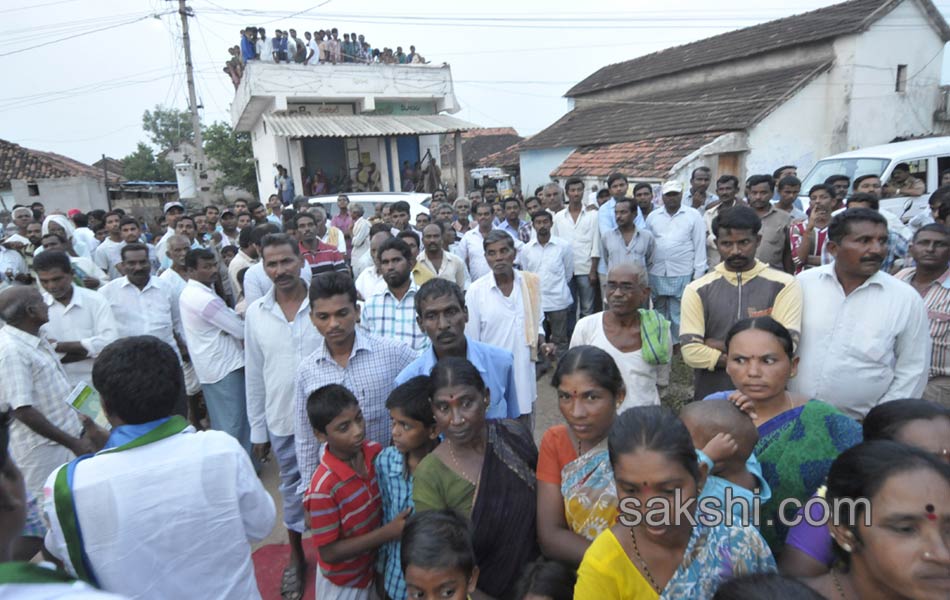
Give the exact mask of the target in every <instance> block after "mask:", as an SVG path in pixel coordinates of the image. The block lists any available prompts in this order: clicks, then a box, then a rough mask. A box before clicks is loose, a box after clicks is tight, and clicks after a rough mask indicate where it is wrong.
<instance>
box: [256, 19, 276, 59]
mask: <svg viewBox="0 0 950 600" xmlns="http://www.w3.org/2000/svg"><path fill="white" fill-rule="evenodd" d="M266 33H267V32H266V31H265V30H264V28H263V27H258V28H257V41H256V42H255V43H254V50H255V51H256V52H257V60H263V61H267V62H274V52H273V50H272V49H271V43H270V38H268V37H267V36H266V35H265V34H266Z"/></svg>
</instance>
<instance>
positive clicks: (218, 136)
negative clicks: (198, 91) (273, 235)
mask: <svg viewBox="0 0 950 600" xmlns="http://www.w3.org/2000/svg"><path fill="white" fill-rule="evenodd" d="M142 129H144V130H145V133H146V135H147V136H148V139H149V141H150V142H151V144H152V146H153V147H154V149H155V151H158V152H159V153H164V152H165V151H167V150H171V149H174V148H177V147H178V146H179V144H181V143H182V142H189V143H190V142H192V138H193V136H192V127H191V113H190V112H188V111H187V110H178V109H175V108H169V107H164V106H156V107H155V110H151V111H149V110H146V111H145V114H143V115H142ZM202 138H203V141H204V151H205V156H206V158H207V161H208V167H209V168H211V169H213V170H215V171H218V172H219V173H220V174H221V177H219V178H218V180H217V182H216V184H215V189H216V191H221V190H222V189H223V188H224V186H226V185H233V186H237V187H239V188H243V189H245V190H247V191H249V192H251V193H253V194H255V195H256V194H257V173H256V172H255V170H254V154H253V152H252V151H251V136H250V134H247V133H235V132H234V130H233V129H231V126H230V125H228V124H227V123H223V122H220V121H218V122H215V123H213V124H212V125H210V126H207V127H205V126H203V127H202ZM124 165H125V173H124V176H125V177H126V178H127V179H130V180H149V181H155V180H162V181H175V169H174V166H173V165H172V164H171V163H170V162H169V161H167V160H164V159H157V158H156V157H155V155H154V152H153V149H152V148H149V146H148V145H146V144H144V143H139V145H138V148H137V149H136V151H135V152H133V153H132V154H130V155H129V156H127V157H126V158H125V159H124Z"/></svg>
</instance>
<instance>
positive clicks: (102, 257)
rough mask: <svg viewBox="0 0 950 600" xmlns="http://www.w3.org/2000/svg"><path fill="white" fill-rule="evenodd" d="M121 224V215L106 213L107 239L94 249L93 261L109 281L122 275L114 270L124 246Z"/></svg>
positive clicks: (120, 260)
mask: <svg viewBox="0 0 950 600" xmlns="http://www.w3.org/2000/svg"><path fill="white" fill-rule="evenodd" d="M121 222H122V215H120V214H119V213H117V212H107V213H106V219H105V223H106V231H108V232H109V237H107V238H106V239H104V240H102V243H100V244H99V246H98V247H97V248H96V252H95V254H94V255H93V260H94V261H95V263H96V265H98V266H99V268H100V269H102V270H103V271H105V272H106V274H107V275H108V276H109V279H115V278H116V277H121V276H122V273H119V270H118V269H117V268H116V265H118V264H119V263H120V262H122V259H121V258H120V257H119V251H120V250H121V249H122V246H124V245H125V242H124V241H122V230H121V226H120V223H121Z"/></svg>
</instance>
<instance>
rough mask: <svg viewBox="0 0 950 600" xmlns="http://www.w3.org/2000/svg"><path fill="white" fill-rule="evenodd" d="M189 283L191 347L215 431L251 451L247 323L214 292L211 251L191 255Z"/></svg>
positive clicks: (185, 299) (184, 298) (185, 294)
mask: <svg viewBox="0 0 950 600" xmlns="http://www.w3.org/2000/svg"><path fill="white" fill-rule="evenodd" d="M185 268H186V269H187V271H188V283H186V284H185V289H184V290H182V292H181V297H180V298H179V300H178V303H179V307H180V310H181V325H182V328H183V329H184V331H185V343H186V344H187V345H188V354H189V356H191V361H192V364H193V365H194V367H195V373H197V374H198V381H200V382H201V391H202V392H203V393H204V397H205V404H206V405H207V407H208V417H210V419H211V427H213V428H214V429H219V430H221V431H225V432H227V433H229V434H231V435H232V436H234V438H235V439H236V440H238V441H239V442H240V443H241V445H242V446H244V448H245V449H246V450H247V451H248V453H250V452H251V433H250V426H249V425H248V422H247V403H246V400H245V390H244V348H243V347H242V345H241V343H242V341H243V340H244V322H243V321H241V317H239V316H238V315H237V313H236V312H234V311H233V310H231V309H230V308H228V305H227V304H225V303H224V300H222V299H221V298H220V296H218V295H216V294H215V293H214V289H213V288H212V286H213V285H214V280H215V277H217V273H218V264H217V260H216V259H215V257H214V254H213V253H212V252H211V251H210V250H206V249H204V248H199V249H197V250H189V251H188V254H187V255H185Z"/></svg>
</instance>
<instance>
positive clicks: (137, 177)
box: [122, 142, 175, 181]
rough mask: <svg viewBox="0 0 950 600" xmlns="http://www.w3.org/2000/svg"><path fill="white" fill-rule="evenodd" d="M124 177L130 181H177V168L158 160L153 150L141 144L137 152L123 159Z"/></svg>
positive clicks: (163, 160)
mask: <svg viewBox="0 0 950 600" xmlns="http://www.w3.org/2000/svg"><path fill="white" fill-rule="evenodd" d="M122 167H123V177H125V178H126V179H128V180H129V181H175V167H174V166H172V164H171V163H170V162H169V161H167V160H165V159H163V158H156V157H155V154H154V153H153V152H152V149H151V148H149V147H148V146H147V145H146V144H144V143H142V142H139V144H138V147H136V149H135V152H133V153H132V154H129V155H128V156H126V157H125V158H123V159H122Z"/></svg>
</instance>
